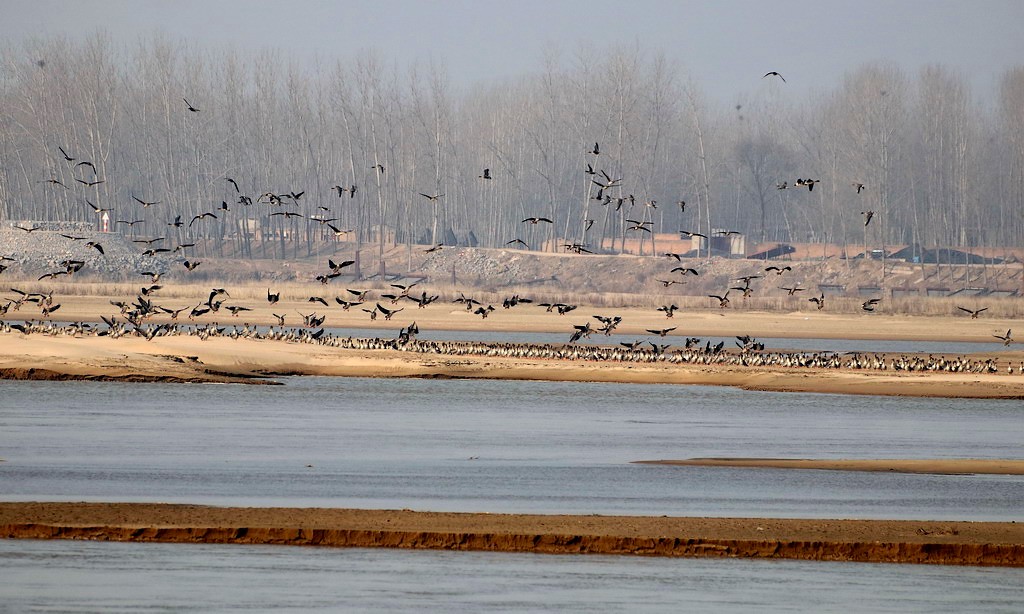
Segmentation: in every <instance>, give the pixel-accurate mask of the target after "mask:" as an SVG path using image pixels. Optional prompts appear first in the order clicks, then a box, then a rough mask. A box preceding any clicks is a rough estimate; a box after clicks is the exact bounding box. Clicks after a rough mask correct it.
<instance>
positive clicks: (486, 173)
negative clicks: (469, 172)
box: [479, 168, 491, 179]
mask: <svg viewBox="0 0 1024 614" xmlns="http://www.w3.org/2000/svg"><path fill="white" fill-rule="evenodd" d="M479 178H480V179H490V178H491V169H489V168H485V169H484V174H483V175H479Z"/></svg>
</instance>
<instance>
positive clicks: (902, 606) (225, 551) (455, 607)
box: [0, 540, 1024, 612]
mask: <svg viewBox="0 0 1024 614" xmlns="http://www.w3.org/2000/svg"><path fill="white" fill-rule="evenodd" d="M0 576H2V577H3V578H4V581H3V582H0V603H3V604H4V605H3V609H5V610H8V611H12V612H27V611H33V610H47V611H75V612H111V611H121V610H127V611H133V612H135V611H150V610H155V611H179V610H180V611H186V610H187V611H196V610H200V611H204V612H213V611H227V610H232V611H238V610H242V611H279V610H290V611H296V612H307V611H313V610H326V611H415V612H437V611H446V612H448V611H482V610H487V611H524V610H525V611H557V612H566V611H569V612H573V611H575V612H594V611H617V612H621V611H635V610H637V609H638V608H639V609H643V610H646V611H651V610H655V611H673V612H679V611H694V612H705V611H715V612H752V611H758V612H763V611H769V612H778V611H790V612H851V611H856V612H965V611H973V612H981V611H984V612H1020V611H1021V609H1022V607H1024V582H1021V572H1020V570H1016V569H986V568H971V567H946V566H924V565H921V566H911V565H904V566H895V565H880V564H862V563H820V562H802V561H764V560H757V561H751V560H731V559H668V558H647V557H610V556H596V555H595V556H590V555H570V556H562V555H530V554H506V553H485V552H434V551H410V550H363V549H333V548H303V547H289V546H276V547H274V546H221V545H200V544H124V543H94V542H76V541H52V542H46V541H38V542H35V541H24V540H22V541H7V542H4V541H0ZM58 579H59V580H58Z"/></svg>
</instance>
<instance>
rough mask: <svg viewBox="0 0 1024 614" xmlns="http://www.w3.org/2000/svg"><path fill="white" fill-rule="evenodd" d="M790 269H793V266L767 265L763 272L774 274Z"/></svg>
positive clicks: (780, 273)
mask: <svg viewBox="0 0 1024 614" xmlns="http://www.w3.org/2000/svg"><path fill="white" fill-rule="evenodd" d="M792 270H793V267H791V266H784V267H777V266H774V265H773V266H768V267H765V268H764V272H765V273H775V274H776V275H782V274H783V273H785V272H786V271H792Z"/></svg>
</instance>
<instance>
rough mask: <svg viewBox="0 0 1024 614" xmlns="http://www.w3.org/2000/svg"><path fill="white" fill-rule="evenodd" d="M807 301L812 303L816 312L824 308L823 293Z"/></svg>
mask: <svg viewBox="0 0 1024 614" xmlns="http://www.w3.org/2000/svg"><path fill="white" fill-rule="evenodd" d="M807 300H808V302H811V303H814V304H815V305H817V306H818V311H821V310H822V309H824V308H825V293H824V292H822V293H821V296H815V297H811V298H809V299H807Z"/></svg>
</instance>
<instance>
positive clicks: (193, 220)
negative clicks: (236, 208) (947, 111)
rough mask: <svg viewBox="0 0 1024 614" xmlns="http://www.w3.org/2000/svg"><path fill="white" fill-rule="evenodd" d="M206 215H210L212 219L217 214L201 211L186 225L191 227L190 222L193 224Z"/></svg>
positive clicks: (215, 217)
mask: <svg viewBox="0 0 1024 614" xmlns="http://www.w3.org/2000/svg"><path fill="white" fill-rule="evenodd" d="M206 217H212V218H213V219H217V216H216V215H214V214H213V213H210V212H206V213H202V214H200V215H197V216H195V217H194V218H192V221H191V222H189V223H188V227H189V228H192V224H195V223H196V222H197V221H199V220H201V219H203V218H206Z"/></svg>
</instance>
